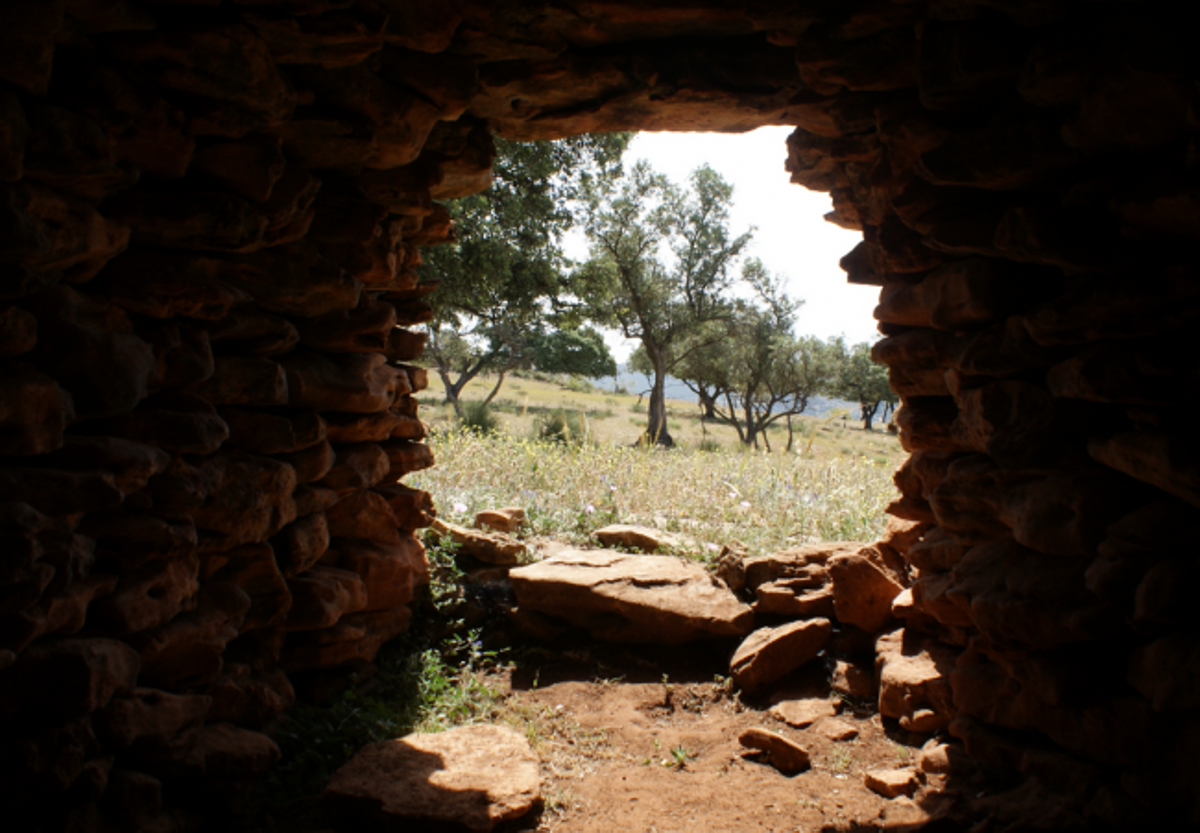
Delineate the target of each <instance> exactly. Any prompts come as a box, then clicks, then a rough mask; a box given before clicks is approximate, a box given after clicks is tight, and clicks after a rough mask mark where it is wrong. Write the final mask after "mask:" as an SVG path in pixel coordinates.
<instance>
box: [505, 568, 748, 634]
mask: <svg viewBox="0 0 1200 833" xmlns="http://www.w3.org/2000/svg"><path fill="white" fill-rule="evenodd" d="M509 575H510V578H511V579H512V584H513V592H514V593H516V596H517V602H518V604H519V605H520V606H522V607H527V608H530V609H533V610H538V611H541V612H543V613H549V614H551V615H553V616H560V617H562V618H564V619H566V620H567V621H569V622H571V623H573V624H575V625H578V626H580V627H583V628H586V629H587V630H589V631H590V632H591V633H592V635H593V636H594V637H596V638H597V639H606V640H612V641H618V642H656V643H662V644H668V645H671V644H678V643H681V642H687V641H688V640H691V639H699V638H703V637H706V636H707V637H711V636H739V635H743V634H745V633H747V632H749V630H750V628H751V626H752V622H753V614H752V613H751V612H750V608H748V607H746V606H745V605H743V604H742V603H740V602H739V601H738V600H737V599H736V598H735V597H734V595H733V594H732V593H730V592H729V590H728V589H726V588H725V586H724V585H723V584H720V583H718V582H716V581H715V580H714V579H713V578H712V577H711V576H709V575H708V574H707V573H706V572H705V571H704V568H703V567H701V566H700V565H699V564H690V563H686V562H683V561H680V560H679V559H677V558H673V557H671V556H646V555H627V554H623V553H616V552H609V551H605V550H599V551H595V552H585V551H582V550H567V551H565V552H561V553H559V554H557V555H555V556H554V557H553V558H548V559H546V560H545V561H541V562H539V563H537V564H531V565H529V566H526V567H518V568H516V569H514V570H512V571H511V572H510V573H509Z"/></svg>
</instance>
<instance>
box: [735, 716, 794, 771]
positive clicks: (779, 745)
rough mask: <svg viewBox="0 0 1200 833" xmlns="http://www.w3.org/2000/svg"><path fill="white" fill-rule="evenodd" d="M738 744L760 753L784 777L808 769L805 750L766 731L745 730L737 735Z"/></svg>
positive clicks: (782, 737)
mask: <svg viewBox="0 0 1200 833" xmlns="http://www.w3.org/2000/svg"><path fill="white" fill-rule="evenodd" d="M738 743H740V744H741V745H742V746H744V747H746V748H747V749H756V750H759V751H761V752H762V753H763V754H764V755H765V756H766V758H767V761H768V762H769V763H770V764H771V766H773V767H775V768H776V769H777V770H779V771H780V772H782V773H783V774H784V775H788V776H791V775H796V774H798V773H801V772H803V771H804V770H806V769H808V763H809V761H808V750H807V749H805V748H804V747H803V746H801V745H800V744H798V743H796V742H795V741H793V740H789V739H788V738H785V737H784V736H783V735H779V734H776V733H775V732H772V731H769V730H767V729H760V728H758V727H754V728H751V729H746V730H744V731H743V732H742V733H741V734H740V735H738Z"/></svg>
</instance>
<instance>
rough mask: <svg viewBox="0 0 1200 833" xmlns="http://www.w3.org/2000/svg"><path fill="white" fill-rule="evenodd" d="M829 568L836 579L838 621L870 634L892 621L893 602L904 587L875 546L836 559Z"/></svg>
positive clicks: (835, 601) (834, 584) (835, 591)
mask: <svg viewBox="0 0 1200 833" xmlns="http://www.w3.org/2000/svg"><path fill="white" fill-rule="evenodd" d="M828 566H829V575H830V576H831V577H832V578H833V607H834V612H835V614H836V615H837V618H838V621H839V622H841V623H842V624H844V625H854V626H855V627H859V628H862V629H863V630H864V631H867V632H868V633H870V632H873V631H877V630H879V629H880V628H882V627H883V626H884V625H886V624H887V623H888V622H889V621H890V620H891V618H892V600H893V599H895V598H896V597H897V596H899V595H900V593H901V592H902V591H903V590H904V586H903V585H902V584H901V583H900V582H899V580H898V579H897V578H896V576H895V575H894V574H893V573H892V572H891V570H889V569H888V568H887V566H886V564H885V563H884V562H883V558H882V556H881V555H880V554H879V551H878V550H877V549H876V548H875V547H863V548H862V549H861V550H859V551H858V552H856V553H853V554H850V555H837V556H834V557H833V558H830V559H829V565H828Z"/></svg>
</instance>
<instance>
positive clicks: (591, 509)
mask: <svg viewBox="0 0 1200 833" xmlns="http://www.w3.org/2000/svg"><path fill="white" fill-rule="evenodd" d="M583 511H584V512H587V513H588V514H589V515H590V514H592V513H593V512H595V511H596V507H595V506H592V505H591V504H590V503H589V504H588V505H587V506H585V507H583Z"/></svg>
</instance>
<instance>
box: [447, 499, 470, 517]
mask: <svg viewBox="0 0 1200 833" xmlns="http://www.w3.org/2000/svg"><path fill="white" fill-rule="evenodd" d="M450 508H451V509H453V510H454V514H456V515H461V514H462V513H463V512H466V511H467V505H466V504H465V503H463V502H462V501H461V500H456V501H454V504H453V505H452V506H451V507H450Z"/></svg>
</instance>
